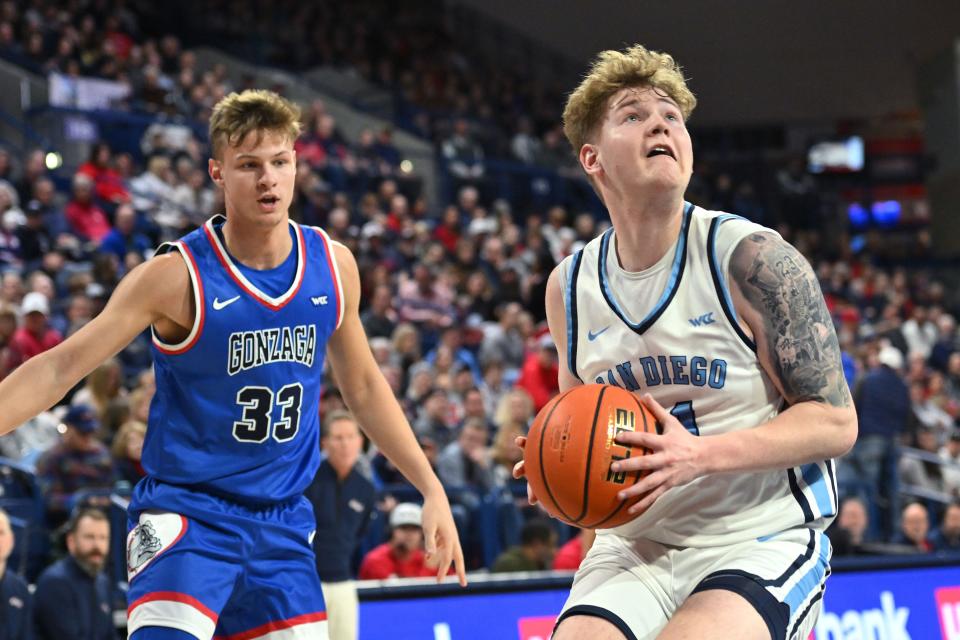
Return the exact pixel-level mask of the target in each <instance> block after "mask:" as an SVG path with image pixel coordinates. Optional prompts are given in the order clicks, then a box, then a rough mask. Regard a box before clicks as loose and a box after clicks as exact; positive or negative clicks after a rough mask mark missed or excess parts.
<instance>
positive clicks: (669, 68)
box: [563, 44, 697, 155]
mask: <svg viewBox="0 0 960 640" xmlns="http://www.w3.org/2000/svg"><path fill="white" fill-rule="evenodd" d="M638 86H640V87H652V88H654V89H657V90H658V91H662V92H663V93H665V94H667V95H668V96H670V98H672V99H673V101H674V102H676V103H677V106H678V107H680V113H682V114H683V118H684V120H686V119H687V118H689V117H690V114H691V113H692V112H693V109H694V107H696V106H697V99H696V97H694V95H693V93H692V92H691V91H690V89H688V88H687V82H686V80H684V78H683V72H682V70H681V69H680V65H678V64H677V63H676V62H675V61H674V59H673V57H672V56H671V55H670V54H667V53H660V52H658V51H650V50H649V49H647V48H646V47H644V46H643V45H639V44H635V45H633V46H632V47H630V48H629V49H627V50H626V51H615V50H612V49H609V50H607V51H601V52H600V54H599V55H598V56H597V57H596V59H595V60H594V61H593V64H592V65H591V66H590V71H589V72H588V73H587V75H586V77H585V78H584V79H583V81H582V82H580V86H578V87H577V88H576V89H575V90H574V91H573V93H571V94H570V97H569V98H567V105H566V107H564V109H563V132H564V134H565V135H566V136H567V140H569V141H570V145H571V146H572V147H573V153H574V154H576V155H579V153H580V148H581V147H583V145H584V144H585V143H587V142H590V141H591V140H592V139H593V136H594V135H595V134H596V132H597V129H598V128H599V127H600V124H601V123H602V122H603V118H604V116H605V115H606V109H607V102H608V101H609V100H610V96H612V95H614V94H615V93H617V92H618V91H620V90H621V89H625V88H627V87H638Z"/></svg>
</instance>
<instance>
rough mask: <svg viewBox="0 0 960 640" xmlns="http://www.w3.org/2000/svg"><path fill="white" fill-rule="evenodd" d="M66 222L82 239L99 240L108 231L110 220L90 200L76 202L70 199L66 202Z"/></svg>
mask: <svg viewBox="0 0 960 640" xmlns="http://www.w3.org/2000/svg"><path fill="white" fill-rule="evenodd" d="M67 222H69V223H70V228H71V229H73V231H74V233H76V234H77V235H78V236H80V237H81V238H83V239H84V240H93V241H94V242H100V241H101V240H103V238H104V237H105V236H106V235H107V234H108V233H110V222H109V221H108V220H107V214H105V213H104V212H103V210H102V209H101V208H100V207H98V206H97V205H95V204H93V203H92V202H87V203H83V202H77V201H76V200H71V201H70V202H69V203H68V204H67Z"/></svg>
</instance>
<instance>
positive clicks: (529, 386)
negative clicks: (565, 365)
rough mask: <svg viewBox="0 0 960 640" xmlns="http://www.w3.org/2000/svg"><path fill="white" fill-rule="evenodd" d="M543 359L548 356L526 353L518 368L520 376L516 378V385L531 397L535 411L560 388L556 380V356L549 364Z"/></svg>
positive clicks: (548, 400)
mask: <svg viewBox="0 0 960 640" xmlns="http://www.w3.org/2000/svg"><path fill="white" fill-rule="evenodd" d="M554 353H556V351H554ZM545 360H547V361H549V358H547V357H545V356H543V355H541V354H540V353H538V352H533V353H530V354H529V355H527V357H526V359H525V360H524V361H523V367H522V368H521V369H520V378H519V379H518V380H517V386H518V387H520V388H521V389H523V390H524V391H526V392H527V393H529V394H530V397H531V398H533V406H534V408H535V409H536V410H537V411H540V409H542V408H543V406H544V405H545V404H547V403H548V402H550V398H552V397H553V396H555V395H556V394H557V392H558V391H559V390H560V386H559V384H558V382H557V363H556V356H554V357H553V360H552V361H550V362H549V364H547V363H545V362H544V361H545Z"/></svg>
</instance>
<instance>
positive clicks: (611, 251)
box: [516, 46, 857, 640]
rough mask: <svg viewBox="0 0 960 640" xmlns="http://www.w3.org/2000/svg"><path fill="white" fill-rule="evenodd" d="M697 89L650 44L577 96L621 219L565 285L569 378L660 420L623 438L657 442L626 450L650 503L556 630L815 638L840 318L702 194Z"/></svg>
mask: <svg viewBox="0 0 960 640" xmlns="http://www.w3.org/2000/svg"><path fill="white" fill-rule="evenodd" d="M695 104H696V100H695V98H694V96H693V94H692V93H691V92H690V91H689V89H688V88H687V86H686V84H685V82H684V79H683V76H682V75H681V71H680V68H679V67H678V66H677V65H676V63H675V62H674V60H673V58H671V57H670V56H669V55H666V54H662V53H657V52H653V51H648V50H647V49H645V48H644V47H642V46H634V47H631V48H630V49H627V50H626V51H625V52H618V51H605V52H603V53H601V54H600V56H599V57H598V59H597V60H596V62H595V63H594V65H593V67H592V69H591V70H590V73H589V74H588V75H587V77H586V78H585V79H584V80H583V82H582V83H581V84H580V86H579V87H578V88H577V89H576V91H574V92H573V94H571V96H570V98H569V100H568V102H567V105H566V109H565V110H564V128H565V132H566V135H567V137H568V138H569V140H570V142H571V144H572V145H573V148H574V150H575V151H576V152H577V153H578V156H579V159H580V164H581V166H582V167H583V169H584V171H585V172H586V174H587V176H588V178H589V180H590V181H591V183H592V184H593V186H594V188H595V189H596V190H597V193H598V194H599V195H600V197H601V199H602V200H603V202H604V204H605V205H606V207H607V209H608V211H609V213H610V219H611V221H612V223H613V228H612V229H610V230H608V231H607V232H605V233H604V234H603V235H601V236H600V237H598V238H596V239H594V240H593V241H591V242H590V243H588V244H587V245H586V247H584V249H583V250H582V251H580V252H578V253H576V254H575V255H573V256H570V257H569V258H567V259H565V260H564V261H563V262H562V263H561V264H560V265H559V266H558V267H557V268H556V269H555V270H554V272H553V274H552V275H551V277H550V280H549V284H548V286H547V294H546V302H547V317H548V322H549V325H550V331H551V333H552V335H553V337H554V340H555V341H556V343H557V347H558V349H559V352H560V354H561V359H562V360H563V361H564V363H565V365H564V366H561V368H560V390H561V392H563V391H565V390H568V389H570V388H572V387H574V386H575V385H578V384H583V383H594V382H600V383H606V384H614V385H618V386H621V387H624V388H626V389H629V390H631V391H633V392H635V393H636V394H638V396H640V397H641V400H642V401H643V403H644V404H645V405H646V407H647V408H649V409H650V410H651V411H652V412H653V414H654V415H655V416H656V418H657V420H658V422H659V424H660V427H661V431H660V433H659V434H645V433H624V434H621V435H620V436H618V442H619V443H620V444H622V445H624V446H626V447H646V448H647V449H649V450H650V453H648V455H645V456H642V457H633V458H630V459H627V460H623V461H621V462H617V463H615V465H614V471H617V472H625V473H626V474H636V473H639V472H641V471H643V472H647V473H648V475H647V476H646V477H644V478H643V479H642V480H640V481H639V482H637V483H636V484H634V485H633V486H631V487H629V488H625V489H624V490H623V491H622V492H621V494H620V496H621V498H624V499H626V498H630V497H634V496H644V497H643V499H642V500H641V501H640V502H639V503H638V504H637V505H636V506H634V507H633V508H632V509H631V511H632V512H633V513H640V512H642V511H644V510H646V511H645V512H644V513H643V514H642V515H640V516H639V517H637V518H636V519H635V520H633V521H631V522H629V523H627V524H626V525H623V526H621V527H619V528H617V529H612V530H600V531H598V532H597V536H596V542H595V543H594V545H593V547H592V548H591V550H590V552H589V554H588V555H587V557H586V558H585V560H584V562H583V564H582V565H581V567H580V570H579V571H578V572H577V575H576V578H575V580H574V584H573V588H572V590H571V593H570V597H569V599H568V601H567V603H566V605H565V606H564V609H563V612H562V613H561V615H560V617H559V619H558V624H557V627H556V629H555V632H554V635H553V638H554V640H579V639H581V638H590V639H591V640H605V639H615V640H623V639H624V638H627V639H628V640H635V639H637V640H647V639H652V638H660V639H661V640H676V639H680V638H690V639H693V638H695V639H697V640H710V639H714V638H716V639H718V640H719V639H721V638H722V639H728V638H737V639H749V640H753V639H756V640H760V639H764V640H766V639H769V638H773V639H775V640H783V639H785V638H786V639H801V638H802V639H806V638H807V636H808V635H809V633H810V630H811V629H812V628H813V625H814V623H815V621H816V618H817V615H818V613H819V610H820V605H821V598H822V594H823V589H824V582H825V580H826V577H827V576H828V575H829V572H830V570H829V558H830V543H829V541H828V540H827V538H826V536H824V534H823V531H824V530H825V529H826V527H827V525H828V524H829V523H830V521H831V520H832V519H833V516H834V515H835V514H836V510H837V509H836V504H837V495H836V484H835V480H834V477H835V473H834V468H833V461H832V459H833V458H835V457H838V456H841V455H843V454H844V453H845V452H846V451H847V450H848V449H850V447H851V446H852V445H853V442H854V440H855V439H856V433H857V426H856V413H855V411H854V409H853V405H852V402H851V397H850V393H849V390H848V388H847V385H846V382H845V380H844V377H843V373H842V370H841V366H840V349H839V345H838V342H837V338H836V334H835V332H834V328H833V324H832V322H831V319H830V314H829V313H828V311H827V308H826V306H825V304H824V300H823V295H822V294H821V291H820V287H819V284H818V282H817V279H816V277H815V275H814V273H813V271H812V270H811V268H810V265H809V264H808V263H807V262H806V260H804V258H803V257H802V256H801V255H800V254H799V253H798V252H797V251H796V249H794V248H793V247H792V246H790V245H789V244H788V243H787V242H785V241H784V240H783V239H782V238H781V237H780V236H779V235H777V234H776V233H775V232H773V231H770V230H769V229H765V228H763V227H760V226H758V225H755V224H752V223H750V222H748V221H746V220H744V219H742V218H739V217H737V216H734V215H730V214H726V213H720V212H715V211H705V210H703V209H700V208H699V207H696V206H694V205H692V204H690V203H687V202H684V199H683V195H684V191H685V190H686V188H687V184H688V182H689V180H690V175H691V173H692V170H693V150H692V146H691V142H690V135H689V133H688V132H687V129H686V126H685V121H686V119H687V118H688V117H689V115H690V113H691V111H692V110H693V108H694V106H695ZM522 473H523V468H522V463H520V465H518V469H517V470H516V474H517V475H522ZM626 486H627V485H626V484H625V487H626ZM531 500H535V496H531Z"/></svg>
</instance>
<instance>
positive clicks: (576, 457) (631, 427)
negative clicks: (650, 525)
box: [523, 384, 656, 529]
mask: <svg viewBox="0 0 960 640" xmlns="http://www.w3.org/2000/svg"><path fill="white" fill-rule="evenodd" d="M636 430H642V431H646V432H648V433H656V419H655V418H654V417H653V414H651V413H650V412H649V411H648V410H647V409H646V407H644V406H643V405H642V404H641V403H640V400H639V399H638V398H637V397H636V396H635V395H633V394H632V393H630V392H629V391H626V390H624V389H621V388H620V387H615V386H611V385H604V384H587V385H580V386H577V387H574V388H573V389H571V390H569V391H567V392H565V393H562V394H560V395H559V396H557V397H556V398H554V399H553V400H551V401H550V402H548V403H547V405H546V406H544V407H543V409H542V410H541V411H540V413H538V414H537V417H536V419H535V420H534V421H533V425H532V426H531V427H530V433H529V434H528V435H527V444H526V447H525V449H524V453H523V458H524V464H525V468H526V476H527V482H529V483H530V486H531V488H532V489H533V492H534V495H536V496H537V499H538V500H539V501H540V503H541V504H542V505H543V506H544V508H545V509H546V510H547V511H548V512H549V513H550V515H552V516H553V517H555V518H558V519H560V520H563V521H564V522H567V523H569V524H572V525H574V526H577V527H582V528H584V529H609V528H612V527H617V526H620V525H621V524H623V523H625V522H627V521H629V520H632V519H633V518H635V517H636V515H631V514H628V513H627V509H629V508H630V507H631V506H632V505H634V504H636V503H637V502H639V501H640V499H641V498H643V496H642V495H641V496H637V497H635V498H632V499H628V500H621V499H620V498H618V497H617V493H618V492H619V491H621V490H623V489H626V488H627V487H630V486H632V485H634V484H636V483H637V482H638V481H639V480H640V479H641V478H642V477H643V475H642V472H639V471H635V472H626V471H621V472H614V471H612V470H611V469H610V465H611V464H612V463H614V462H616V461H617V460H624V459H626V458H629V457H633V456H642V455H645V454H646V453H649V450H647V449H645V448H642V447H630V446H629V445H622V444H619V443H617V442H615V441H614V438H615V437H616V436H617V434H618V433H620V432H621V431H636ZM637 515H639V514H637Z"/></svg>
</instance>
